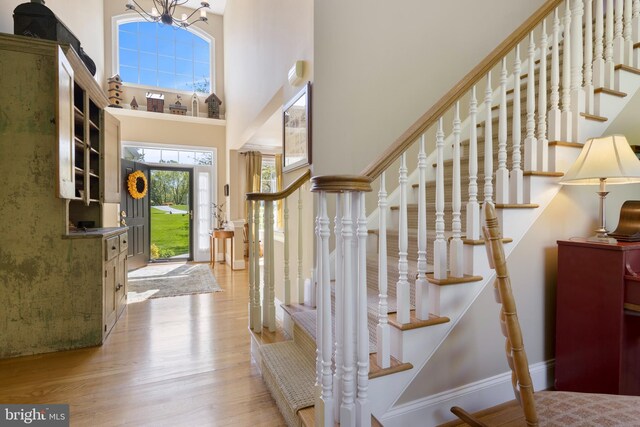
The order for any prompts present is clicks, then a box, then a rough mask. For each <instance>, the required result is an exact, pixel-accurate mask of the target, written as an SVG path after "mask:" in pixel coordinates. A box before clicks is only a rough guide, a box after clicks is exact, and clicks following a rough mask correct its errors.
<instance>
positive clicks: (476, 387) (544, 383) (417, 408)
mask: <svg viewBox="0 0 640 427" xmlns="http://www.w3.org/2000/svg"><path fill="white" fill-rule="evenodd" d="M554 366H555V360H554V359H550V360H547V361H545V362H540V363H535V364H533V365H531V366H530V367H529V370H530V372H531V379H532V381H533V386H534V389H535V390H536V391H539V390H546V389H549V388H551V387H552V386H553V378H554ZM513 399H514V395H513V388H512V386H511V371H508V372H505V373H502V374H498V375H495V376H493V377H489V378H485V379H483V380H480V381H476V382H473V383H470V384H466V385H463V386H461V387H457V388H454V389H451V390H447V391H443V392H441V393H437V394H434V395H431V396H427V397H424V398H422V399H418V400H414V401H412V402H408V403H404V404H401V405H398V406H395V407H393V408H391V410H389V411H388V412H387V413H386V414H385V415H384V416H382V419H381V420H380V421H381V422H382V424H384V425H385V427H404V426H418V425H420V426H435V425H439V424H442V423H445V422H447V421H451V420H453V419H455V415H453V414H452V413H451V412H450V410H449V409H450V408H451V407H452V406H460V407H462V408H464V409H465V410H466V411H468V412H472V413H473V412H476V411H480V410H482V409H486V408H490V407H492V406H495V405H499V404H501V403H504V402H508V401H509V400H513Z"/></svg>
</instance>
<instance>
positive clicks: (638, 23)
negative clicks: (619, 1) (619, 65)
mask: <svg viewBox="0 0 640 427" xmlns="http://www.w3.org/2000/svg"><path fill="white" fill-rule="evenodd" d="M631 6H632V10H631V15H632V16H631V39H632V40H633V43H634V44H635V43H638V42H640V0H633V3H632V5H631ZM632 54H633V61H632V63H631V64H630V65H631V66H633V67H635V68H638V67H640V49H633V52H632Z"/></svg>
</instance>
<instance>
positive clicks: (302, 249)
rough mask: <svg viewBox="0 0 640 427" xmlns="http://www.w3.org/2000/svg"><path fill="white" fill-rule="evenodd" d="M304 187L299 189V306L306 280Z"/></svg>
mask: <svg viewBox="0 0 640 427" xmlns="http://www.w3.org/2000/svg"><path fill="white" fill-rule="evenodd" d="M303 207H304V206H303V202H302V187H300V188H299V189H298V304H304V278H303V277H302V260H303V259H304V258H303V252H304V248H303V246H302V231H303V230H304V221H303V216H302V209H303Z"/></svg>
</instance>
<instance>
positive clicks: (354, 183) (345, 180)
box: [311, 175, 371, 193]
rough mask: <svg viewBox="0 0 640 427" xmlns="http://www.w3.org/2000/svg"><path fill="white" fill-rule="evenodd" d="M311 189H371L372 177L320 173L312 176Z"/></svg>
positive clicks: (364, 190) (331, 191)
mask: <svg viewBox="0 0 640 427" xmlns="http://www.w3.org/2000/svg"><path fill="white" fill-rule="evenodd" d="M311 191H312V192H319V191H325V192H327V193H342V192H343V191H363V192H365V193H367V192H369V191H371V178H369V177H368V176H361V175H319V176H314V177H313V178H311Z"/></svg>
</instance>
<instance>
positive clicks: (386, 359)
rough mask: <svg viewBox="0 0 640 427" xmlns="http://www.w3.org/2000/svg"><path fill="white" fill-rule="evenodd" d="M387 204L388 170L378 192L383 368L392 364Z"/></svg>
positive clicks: (379, 330)
mask: <svg viewBox="0 0 640 427" xmlns="http://www.w3.org/2000/svg"><path fill="white" fill-rule="evenodd" d="M387 206H388V204H387V184H386V172H382V175H380V190H379V192H378V211H379V218H378V220H379V222H378V292H379V295H378V296H379V298H380V302H379V303H378V326H377V327H376V334H377V338H378V343H377V346H378V347H377V352H376V363H377V365H378V366H379V367H381V368H388V367H389V366H391V331H390V329H389V323H388V318H389V317H388V305H387ZM336 210H337V208H336ZM336 363H337V362H336Z"/></svg>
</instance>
